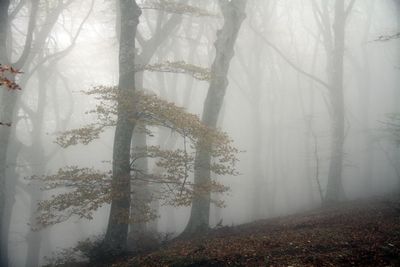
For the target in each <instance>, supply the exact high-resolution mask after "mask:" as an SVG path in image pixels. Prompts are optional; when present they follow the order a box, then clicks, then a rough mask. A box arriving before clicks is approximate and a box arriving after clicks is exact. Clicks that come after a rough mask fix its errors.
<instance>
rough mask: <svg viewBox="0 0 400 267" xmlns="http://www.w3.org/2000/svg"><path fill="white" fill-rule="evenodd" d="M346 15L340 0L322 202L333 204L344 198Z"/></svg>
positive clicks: (337, 4) (336, 24)
mask: <svg viewBox="0 0 400 267" xmlns="http://www.w3.org/2000/svg"><path fill="white" fill-rule="evenodd" d="M345 25H346V12H345V6H344V0H336V2H335V21H334V24H333V34H334V48H333V54H332V64H331V69H330V70H329V76H330V77H329V79H330V85H331V88H330V101H331V108H332V143H331V154H330V166H329V173H328V187H327V192H326V196H325V203H326V204H327V203H332V202H337V201H339V200H341V199H343V198H344V189H343V184H342V172H343V145H344V139H345V129H344V128H345V110H344V93H343V68H344V66H343V65H344V64H343V59H344V43H345V41H344V40H345Z"/></svg>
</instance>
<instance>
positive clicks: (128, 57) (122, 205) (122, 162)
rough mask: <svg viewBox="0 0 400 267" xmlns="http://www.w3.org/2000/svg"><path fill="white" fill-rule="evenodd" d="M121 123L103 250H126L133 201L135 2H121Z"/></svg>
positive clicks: (119, 121) (119, 98)
mask: <svg viewBox="0 0 400 267" xmlns="http://www.w3.org/2000/svg"><path fill="white" fill-rule="evenodd" d="M119 5H120V14H121V24H120V25H121V28H120V29H121V30H120V34H121V36H120V48H119V96H118V119H117V125H116V129H115V136H114V148H113V173H112V202H111V210H110V217H109V221H108V227H107V232H106V236H105V239H104V243H103V248H104V249H106V250H111V251H112V252H121V251H124V250H126V246H127V235H128V225H129V207H130V199H131V186H130V182H131V175H130V169H131V168H130V150H131V140H132V134H133V129H134V127H135V123H134V110H133V109H131V108H129V107H130V106H132V105H134V92H135V88H134V87H135V37H136V30H137V26H138V24H139V17H140V15H141V11H140V8H139V6H138V5H137V3H136V1H134V0H120V2H119Z"/></svg>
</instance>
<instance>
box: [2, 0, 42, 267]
mask: <svg viewBox="0 0 400 267" xmlns="http://www.w3.org/2000/svg"><path fill="white" fill-rule="evenodd" d="M38 6H39V1H38V0H32V1H31V11H30V17H29V22H28V29H27V36H26V39H25V44H24V46H23V50H22V52H21V54H20V55H19V57H18V59H17V60H16V61H15V62H11V55H10V53H9V47H8V41H9V38H10V36H9V23H10V21H9V20H10V13H9V12H10V10H9V9H10V0H1V1H0V63H1V64H3V65H9V66H12V67H13V68H14V69H21V68H22V67H23V66H24V64H25V63H26V60H27V58H28V55H29V53H30V51H31V45H32V40H33V38H32V37H33V30H34V28H35V22H36V15H37V11H38ZM13 76H14V75H11V76H10V77H7V79H9V80H10V81H14V77H13ZM0 94H1V103H0V107H1V112H0V121H1V122H4V123H9V122H11V121H12V117H13V113H14V109H15V102H16V98H17V96H16V95H15V94H12V93H10V92H9V91H7V90H3V91H2V92H0ZM10 128H11V127H0V240H1V247H0V263H1V265H2V266H7V265H8V256H7V245H8V244H7V243H8V233H6V231H8V227H5V226H4V224H3V221H4V220H5V216H4V215H5V208H6V162H7V151H8V146H9V140H10V132H11V129H10Z"/></svg>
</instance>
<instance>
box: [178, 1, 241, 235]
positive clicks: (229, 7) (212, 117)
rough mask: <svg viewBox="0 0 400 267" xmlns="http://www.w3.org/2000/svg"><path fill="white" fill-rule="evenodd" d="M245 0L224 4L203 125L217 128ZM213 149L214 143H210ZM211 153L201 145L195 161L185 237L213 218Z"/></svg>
mask: <svg viewBox="0 0 400 267" xmlns="http://www.w3.org/2000/svg"><path fill="white" fill-rule="evenodd" d="M246 2H247V1H245V0H232V1H230V2H228V1H220V3H222V5H221V10H222V13H223V15H224V19H225V23H224V26H223V27H222V29H221V30H220V31H218V33H217V41H216V42H215V48H216V57H215V60H214V63H213V65H212V67H211V73H212V78H211V82H210V87H209V89H208V94H207V97H206V99H205V102H204V108H203V116H202V122H203V123H204V124H205V125H207V126H208V127H211V128H215V127H216V125H217V120H218V116H219V112H220V110H221V107H222V103H223V100H224V96H225V92H226V88H227V86H228V79H227V74H228V70H229V64H230V61H231V59H232V58H233V55H234V45H235V42H236V39H237V36H238V33H239V30H240V27H241V24H242V22H243V20H244V19H245V17H246V15H245V7H246ZM210 146H211V144H210ZM210 163H211V154H210V152H209V148H208V149H207V147H203V146H199V147H198V148H197V151H196V158H195V172H194V183H195V191H196V193H195V196H194V197H193V200H192V209H191V213H190V218H189V222H188V224H187V226H186V229H185V230H184V233H183V234H184V235H186V234H188V235H190V234H193V233H197V232H203V231H206V230H207V229H208V227H209V218H210V192H205V190H204V187H207V185H208V184H209V183H210V181H211V177H210Z"/></svg>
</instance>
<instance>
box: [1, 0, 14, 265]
mask: <svg viewBox="0 0 400 267" xmlns="http://www.w3.org/2000/svg"><path fill="white" fill-rule="evenodd" d="M9 6H10V1H9V0H0V63H1V64H8V63H9V62H8V57H7V31H8V8H9ZM0 90H1V92H0V94H1V102H0V105H1V106H0V121H1V122H4V123H8V122H10V121H11V120H10V119H11V118H10V116H8V114H5V111H6V107H5V106H4V104H5V101H4V99H5V98H6V97H7V94H9V93H10V92H8V90H7V89H6V88H3V87H2V86H0ZM11 93H13V92H11ZM9 136H10V127H6V126H0V266H7V264H8V257H7V244H8V238H6V237H5V236H4V232H5V229H4V228H5V227H4V224H3V222H4V212H5V210H4V209H5V202H6V160H7V148H8V139H9Z"/></svg>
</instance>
